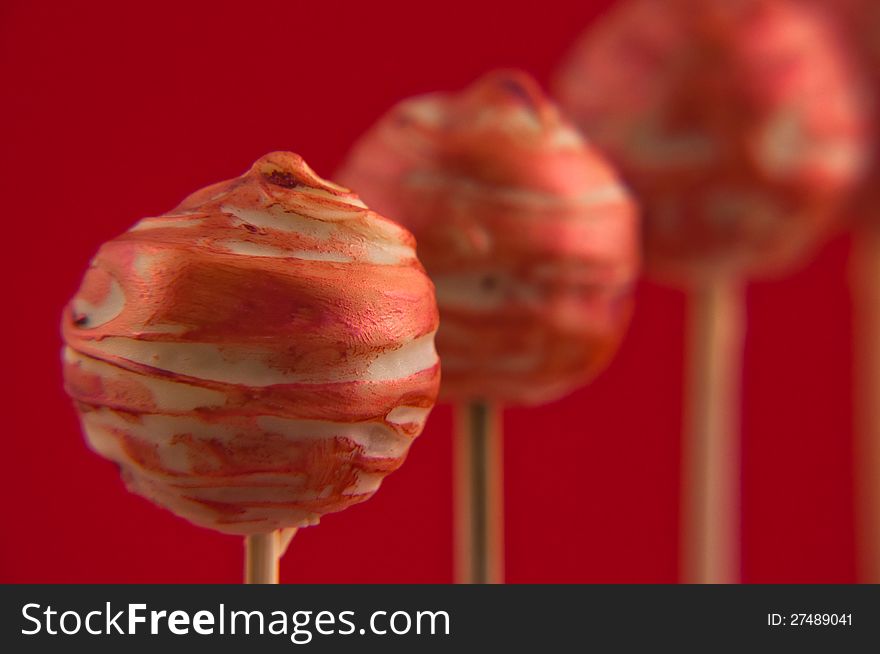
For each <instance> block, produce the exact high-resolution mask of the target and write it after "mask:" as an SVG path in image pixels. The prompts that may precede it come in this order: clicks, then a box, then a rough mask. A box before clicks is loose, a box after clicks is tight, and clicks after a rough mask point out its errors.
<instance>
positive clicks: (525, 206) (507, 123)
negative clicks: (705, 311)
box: [340, 71, 639, 404]
mask: <svg viewBox="0 0 880 654" xmlns="http://www.w3.org/2000/svg"><path fill="white" fill-rule="evenodd" d="M340 179H341V180H342V181H343V183H346V184H348V185H350V186H351V187H352V188H354V189H356V190H357V192H358V193H360V194H362V196H363V197H364V198H365V199H366V201H367V202H369V203H370V204H371V206H375V207H376V208H377V211H380V212H383V214H384V215H387V216H389V217H390V218H392V219H394V220H397V221H399V222H400V223H401V224H403V225H405V226H406V227H407V228H409V229H411V230H412V231H413V233H414V234H415V235H416V238H417V239H418V242H419V257H420V258H421V260H422V262H423V263H424V264H425V267H426V268H427V270H428V272H429V274H430V275H431V278H432V279H433V280H434V283H435V284H436V287H437V302H438V305H439V307H440V311H441V315H442V326H441V328H440V331H439V333H438V350H439V352H440V355H441V356H442V358H443V385H442V389H441V395H442V396H443V397H446V398H448V399H454V400H468V399H488V400H494V401H499V402H503V403H509V404H536V403H540V402H544V401H547V400H551V399H555V398H557V397H559V396H561V395H564V394H566V393H568V392H570V391H572V390H573V389H575V388H577V387H578V386H580V385H582V384H584V383H585V382H587V381H588V380H589V379H590V378H591V377H592V376H594V375H595V373H596V372H597V370H599V369H600V368H601V367H602V366H603V365H604V364H605V363H606V362H607V361H608V359H609V358H610V356H611V354H612V353H613V352H614V350H615V348H616V347H617V345H618V342H619V341H620V338H621V334H622V332H623V330H624V328H625V326H626V324H627V322H628V319H629V315H630V307H631V297H630V291H631V289H632V285H633V281H634V279H635V277H636V274H637V270H638V259H639V257H638V237H637V229H638V220H637V214H636V209H635V206H634V204H633V202H632V201H631V199H630V198H629V196H628V194H627V193H626V191H625V190H624V188H623V186H622V185H621V183H620V181H619V180H618V178H617V176H616V175H615V174H614V172H613V171H612V169H611V168H610V167H609V166H608V164H607V163H606V162H605V159H604V158H603V157H602V156H601V155H600V154H599V153H598V152H597V151H596V150H594V149H593V148H592V147H591V146H590V145H589V144H587V143H586V142H584V140H583V139H582V138H581V137H580V136H579V135H578V133H577V132H576V131H575V129H573V127H572V126H571V125H569V124H568V123H567V122H565V121H564V120H563V119H562V118H561V117H560V115H559V112H558V111H557V109H556V107H555V106H554V105H553V104H552V102H550V101H549V100H548V99H547V98H546V97H545V96H544V95H543V93H542V92H541V90H540V88H539V87H538V85H537V84H536V82H535V81H534V80H532V79H531V78H530V77H528V76H527V75H525V74H524V73H519V72H516V71H500V72H495V73H492V74H489V75H487V76H485V77H484V78H482V79H481V80H479V81H478V82H476V83H475V84H473V85H472V86H471V87H470V88H468V89H466V90H465V91H463V92H461V93H457V94H454V93H435V94H430V95H425V96H421V97H416V98H412V99H409V100H405V101H403V102H401V103H400V104H398V105H397V106H396V107H394V108H393V109H392V110H391V111H389V112H388V113H387V114H386V115H385V116H384V117H383V118H382V119H381V120H380V121H379V122H378V123H377V124H376V125H375V126H374V127H373V128H372V129H371V130H370V131H368V132H367V134H365V135H364V136H363V137H362V138H361V139H360V140H359V142H358V143H357V144H356V146H355V147H354V149H353V151H352V153H351V155H350V157H349V159H348V161H347V163H346V165H345V166H344V167H343V169H342V171H341V172H340Z"/></svg>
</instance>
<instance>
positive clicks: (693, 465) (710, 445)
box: [556, 0, 866, 583]
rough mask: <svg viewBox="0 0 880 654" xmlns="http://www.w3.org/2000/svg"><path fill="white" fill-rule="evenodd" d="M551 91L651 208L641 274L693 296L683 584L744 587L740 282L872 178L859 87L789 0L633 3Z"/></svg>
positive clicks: (807, 241) (580, 50) (591, 34)
mask: <svg viewBox="0 0 880 654" xmlns="http://www.w3.org/2000/svg"><path fill="white" fill-rule="evenodd" d="M556 87H557V92H558V96H559V98H560V101H561V104H562V106H563V107H564V108H565V109H566V110H567V111H568V112H569V114H570V116H571V117H572V119H573V120H574V121H575V122H576V123H577V124H578V126H579V127H580V128H581V129H582V131H583V132H584V133H586V134H587V135H588V136H589V137H590V138H592V139H593V140H594V141H595V142H596V143H597V145H599V146H600V147H602V148H603V149H604V150H605V151H606V152H608V153H609V155H610V156H611V158H612V160H613V161H615V162H616V163H617V164H618V165H619V167H620V169H621V171H622V173H623V175H624V176H625V178H626V179H627V180H628V182H629V183H630V184H631V186H632V187H633V189H634V191H635V192H636V195H637V197H638V198H639V200H640V202H641V203H642V205H643V207H644V231H643V234H644V248H645V259H646V266H647V268H648V271H649V272H650V273H651V274H653V275H654V276H657V277H661V278H665V279H667V280H672V281H676V282H680V283H684V284H686V285H687V286H689V287H691V288H692V291H693V292H692V296H691V302H690V309H691V316H690V321H689V330H688V331H689V333H688V340H689V344H688V349H689V357H688V358H689V361H688V380H687V384H686V389H687V393H688V397H689V402H688V410H687V412H686V417H685V424H686V429H685V431H686V439H685V443H684V446H683V453H682V458H683V477H684V478H683V482H682V489H683V500H684V502H683V507H682V515H683V518H682V524H683V535H682V538H681V542H682V549H683V558H682V564H683V571H684V578H685V579H686V580H687V581H702V582H715V583H719V582H734V581H737V580H738V579H739V578H740V574H741V564H740V560H739V552H738V550H739V540H740V539H739V521H740V518H739V515H740V514H739V501H740V500H739V498H740V489H739V479H740V476H741V471H740V467H739V456H740V449H741V448H740V442H739V438H738V424H737V422H738V418H737V414H738V406H739V395H738V389H739V386H740V383H741V382H740V376H741V374H740V365H741V361H742V340H743V329H744V323H743V315H744V309H743V299H742V291H741V282H742V280H743V278H744V277H746V276H747V275H753V274H757V273H767V272H771V271H776V270H780V269H784V268H785V267H786V266H789V265H791V264H792V262H794V261H795V260H797V258H798V257H803V255H804V254H805V253H806V252H807V251H808V250H809V248H810V247H812V246H813V245H814V244H815V243H816V242H818V241H819V240H820V238H821V237H822V236H823V235H825V233H826V232H827V231H828V230H829V228H830V227H831V226H832V225H833V223H834V219H835V218H836V217H837V214H836V211H835V210H836V209H837V208H838V206H839V204H840V203H841V201H842V199H843V198H844V196H845V193H846V192H847V191H849V190H850V189H851V187H852V186H853V185H854V184H855V183H856V182H857V180H858V178H859V176H860V175H861V173H862V171H863V168H864V162H865V155H866V152H865V144H864V140H865V133H866V125H865V121H864V107H863V97H862V95H861V93H860V84H859V82H858V76H857V74H856V73H855V70H854V69H853V68H852V67H851V62H850V61H849V58H848V56H847V53H846V52H845V50H844V49H843V48H842V47H841V45H840V44H839V43H838V42H837V41H836V39H835V38H834V36H833V33H832V31H831V30H829V29H827V27H826V26H825V25H824V24H823V23H822V21H821V20H819V19H818V18H817V16H816V15H815V14H814V13H813V12H811V11H809V10H807V9H805V8H804V7H802V6H799V5H798V4H795V3H794V2H788V1H786V0H669V1H668V2H657V1H656V0H630V1H628V2H624V3H621V4H620V5H619V6H618V7H615V8H614V9H613V10H612V11H611V12H610V13H609V14H608V15H607V16H606V17H605V18H604V20H602V21H600V23H599V24H598V25H596V26H595V27H594V28H593V29H591V30H590V31H588V32H587V33H586V34H585V35H584V36H583V38H581V39H580V40H579V42H578V43H577V44H576V46H575V47H574V48H573V50H572V52H571V54H570V55H569V57H568V59H567V61H566V62H565V63H564V64H563V66H562V68H561V70H560V73H559V75H558V78H557V84H556Z"/></svg>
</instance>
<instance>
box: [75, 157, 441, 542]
mask: <svg viewBox="0 0 880 654" xmlns="http://www.w3.org/2000/svg"><path fill="white" fill-rule="evenodd" d="M437 322H438V316H437V308H436V304H435V301H434V293H433V287H432V284H431V282H430V280H429V279H428V277H427V276H426V275H425V273H424V271H423V269H422V267H421V265H420V264H419V262H418V260H417V259H416V254H415V241H414V239H413V237H412V236H411V235H410V234H409V232H407V231H406V230H405V229H402V228H401V227H399V226H397V225H396V224H394V223H392V222H391V221H389V220H386V219H385V218H382V217H381V216H379V215H377V214H376V213H374V212H372V211H370V210H369V209H368V208H367V207H366V206H365V205H364V204H363V203H362V202H361V201H360V200H359V199H358V197H357V196H356V195H354V194H353V193H351V192H349V191H348V190H346V189H344V188H342V187H340V186H337V185H336V184H333V183H331V182H328V181H326V180H324V179H321V178H320V177H318V175H316V174H315V173H314V172H313V171H312V170H311V169H310V168H309V167H308V166H307V165H306V163H305V162H304V161H303V160H302V158H301V157H299V156H298V155H295V154H291V153H285V152H275V153H272V154H269V155H266V156H264V157H262V158H261V159H259V160H258V161H257V162H256V163H255V164H254V165H253V167H252V168H251V169H250V170H249V171H248V172H247V173H246V174H245V175H243V176H241V177H239V178H237V179H233V180H229V181H225V182H221V183H219V184H214V185H212V186H209V187H207V188H205V189H203V190H201V191H198V192H196V193H194V194H193V195H191V196H190V197H188V198H187V199H186V200H184V202H183V203H182V204H181V205H180V206H178V207H177V208H176V209H174V210H173V211H171V212H170V213H168V214H165V215H162V216H158V217H155V218H145V219H143V220H141V221H140V222H139V223H137V224H136V225H135V226H134V227H132V228H131V229H130V230H129V231H128V232H126V233H124V234H122V235H121V236H119V237H117V238H114V239H113V240H111V241H109V242H108V243H105V244H104V245H103V246H102V247H101V249H100V250H99V252H98V254H97V256H96V257H95V258H94V259H93V260H92V262H91V265H90V267H89V269H88V271H87V273H86V275H85V278H84V280H83V282H82V285H81V287H80V289H79V291H78V292H77V294H76V296H75V297H74V298H73V300H72V301H71V302H70V304H69V305H68V307H67V308H66V309H65V312H64V318H63V336H64V340H65V342H66V347H65V348H64V355H63V358H64V377H65V382H66V388H67V391H68V393H69V394H70V395H71V397H72V398H73V399H74V400H75V402H76V406H77V408H78V410H79V413H80V417H81V419H82V424H83V428H84V431H85V434H86V437H87V439H88V442H89V444H90V445H91V447H92V448H93V449H94V450H95V451H96V452H98V453H99V454H101V455H102V456H104V457H106V458H108V459H110V460H112V461H114V462H116V463H117V464H118V465H119V467H120V469H121V471H122V475H123V477H124V479H125V481H126V484H127V486H128V487H129V489H130V490H132V491H133V492H135V493H138V494H140V495H143V496H144V497H146V498H148V499H150V500H152V501H153V502H155V503H156V504H159V505H160V506H163V507H165V508H167V509H168V510H170V511H172V512H173V513H175V514H177V515H179V516H182V517H184V518H186V519H187V520H189V521H191V522H193V523H195V524H198V525H202V526H205V527H209V528H211V529H215V530H217V531H221V532H225V533H232V534H263V533H267V532H272V531H273V530H276V529H279V528H285V527H297V526H303V525H311V524H315V523H317V521H318V519H319V518H320V517H321V516H322V515H324V514H326V513H330V512H334V511H339V510H341V509H344V508H346V507H347V506H349V505H351V504H354V503H357V502H361V501H364V500H366V499H367V498H369V497H370V496H371V495H372V494H373V493H374V492H375V491H376V490H377V488H378V487H379V484H380V483H381V481H382V479H383V478H384V477H385V476H386V475H387V474H388V473H390V472H391V471H393V470H395V469H396V468H397V467H398V466H400V465H401V463H402V462H403V460H404V458H405V456H406V453H407V450H408V449H409V446H410V443H411V442H412V440H413V439H414V438H415V437H416V436H418V434H419V433H420V432H421V430H422V427H423V425H424V422H425V419H426V417H427V415H428V413H429V411H430V410H431V408H432V406H433V404H434V400H435V397H436V394H437V388H438V385H439V380H440V377H439V374H440V372H439V363H438V359H437V355H436V353H435V350H434V332H435V330H436V329H437Z"/></svg>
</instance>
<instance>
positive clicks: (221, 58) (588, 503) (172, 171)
mask: <svg viewBox="0 0 880 654" xmlns="http://www.w3.org/2000/svg"><path fill="white" fill-rule="evenodd" d="M607 4H609V3H608V2H592V3H588V2H584V1H580V2H557V1H552V0H542V2H540V3H539V5H538V6H532V7H531V8H529V9H526V8H525V7H524V6H523V7H519V6H517V5H516V3H509V2H508V3H497V4H489V3H477V2H473V0H469V1H464V2H462V1H447V2H443V3H436V4H428V3H417V2H405V3H399V4H396V5H390V4H387V3H381V2H378V3H377V2H369V3H367V2H362V3H353V2H352V3H350V4H345V5H343V4H341V3H340V4H339V5H338V6H333V5H332V4H331V3H322V2H284V3H281V2H278V3H261V2H240V3H235V4H233V3H222V2H211V3H204V4H195V3H184V2H176V3H173V4H165V3H156V2H151V3H125V2H114V3H62V2H56V3H25V2H12V3H10V2H8V1H7V2H4V3H3V5H2V7H0V48H2V53H0V84H2V85H3V87H4V89H3V91H4V92H3V96H4V100H3V102H2V104H0V111H3V112H4V113H5V114H6V116H5V118H3V119H2V132H3V134H2V138H0V143H2V146H0V148H2V151H0V157H2V171H0V172H2V177H0V179H2V189H3V190H2V194H0V197H2V206H0V215H2V217H3V235H4V237H5V243H6V247H5V252H4V256H3V265H4V268H5V270H4V275H5V280H6V281H4V286H3V288H4V292H5V294H6V297H7V300H6V305H5V311H6V313H5V318H4V319H3V336H4V341H3V342H4V343H5V346H4V347H5V354H4V359H5V361H4V362H5V363H6V366H5V368H6V376H5V377H4V382H3V383H4V386H5V388H4V390H3V397H4V399H5V402H4V405H3V406H4V408H5V410H6V413H7V416H8V417H7V420H6V428H5V429H3V430H2V442H3V454H4V455H3V457H2V459H0V484H2V485H0V492H2V498H3V501H2V506H3V512H2V525H3V526H2V537H0V581H14V582H25V581H27V582H53V581H54V582H87V581H95V582H116V581H119V582H171V581H180V582H214V581H216V582H237V581H239V580H240V578H241V555H242V546H241V542H240V540H239V539H237V538H234V537H230V536H222V535H218V534H215V533H212V532H209V531H206V530H203V529H199V528H195V527H192V526H190V525H189V524H187V523H185V522H184V521H182V520H180V519H178V518H176V517H174V516H172V515H171V514H169V513H167V512H164V511H160V510H158V509H156V508H154V507H153V506H152V505H150V504H148V503H147V502H146V501H144V500H142V499H140V498H137V497H134V496H132V495H130V494H128V493H126V492H125V491H124V490H123V487H122V483H121V482H120V481H119V479H118V476H117V473H116V470H115V467H114V466H113V465H111V464H109V463H107V462H106V461H103V460H102V459H100V458H99V457H98V456H96V455H94V454H92V453H91V452H89V451H88V450H87V448H86V446H85V444H84V442H83V439H82V437H81V435H80V433H79V427H78V424H77V421H76V417H75V414H74V411H73V409H72V408H71V406H70V404H69V402H68V401H67V399H66V397H65V396H64V393H63V391H62V387H61V380H60V366H59V361H58V358H59V357H58V355H59V350H60V339H59V336H58V322H59V315H60V311H61V308H62V306H63V304H64V303H65V302H66V301H67V300H68V298H69V297H70V296H71V295H72V293H73V292H74V290H75V289H76V286H77V284H78V281H79V279H80V276H81V274H82V272H83V271H84V269H85V266H86V264H87V262H88V260H89V258H90V257H91V255H92V254H93V253H94V251H95V250H96V248H97V247H98V245H99V244H100V243H101V242H102V241H104V240H106V239H108V238H110V237H112V236H113V235H115V234H117V233H119V232H121V231H123V230H125V229H126V228H127V227H128V226H129V225H131V224H132V223H133V222H134V221H135V220H136V219H137V218H139V217H142V216H147V215H156V214H158V213H161V212H163V211H165V210H167V209H169V208H171V207H172V206H174V205H175V204H176V203H177V202H178V201H179V200H180V199H181V198H183V197H184V196H185V195H186V194H187V193H189V192H190V191H192V190H194V189H197V188H199V187H201V186H203V185H206V184H208V183H210V182H214V181H218V180H222V179H227V178H230V177H233V176H236V175H238V174H240V173H241V172H243V171H244V170H245V169H246V168H247V167H248V166H249V165H250V163H251V162H252V161H253V160H254V159H256V158H257V157H258V156H260V155H261V154H263V153H265V152H268V151H270V150H279V149H289V150H294V151H296V152H299V153H300V154H302V155H303V156H304V157H305V158H306V160H307V161H309V162H310V164H311V165H312V166H313V167H314V168H315V169H316V170H317V171H318V172H319V173H322V174H324V175H325V176H331V175H332V172H333V171H334V169H335V167H336V166H337V165H338V164H339V163H340V161H341V159H342V157H343V155H344V153H345V151H346V149H347V147H348V146H349V145H350V144H351V143H352V141H353V140H354V139H355V138H356V137H357V136H358V135H359V134H360V133H361V132H362V131H363V130H364V129H366V128H367V127H368V126H369V125H370V124H371V123H372V121H374V120H375V119H376V118H377V117H378V116H379V115H380V114H381V113H382V112H383V111H384V110H386V109H387V108H388V107H389V106H390V105H391V104H392V103H394V102H395V101H397V100H399V99H401V98H403V97H406V96H409V95H412V94H416V93H421V92H426V91H432V90H436V89H456V88H460V87H462V86H463V85H465V84H467V83H468V82H470V81H471V80H473V79H474V78H476V77H477V76H478V75H480V74H481V73H482V72H484V71H486V70H487V69H491V68H494V67H500V66H519V67H522V68H525V69H526V70H528V71H530V72H532V73H534V74H535V75H536V76H537V77H538V78H539V79H540V80H541V81H543V82H545V83H546V82H547V80H548V77H549V74H550V72H551V71H552V70H553V67H554V66H555V65H556V63H557V62H558V60H559V58H560V56H561V55H562V53H563V52H564V51H565V50H566V48H567V46H568V44H569V43H570V42H571V40H572V39H573V38H574V37H575V36H576V35H577V34H578V33H579V32H580V31H581V30H582V29H583V28H584V27H585V26H587V25H588V24H589V23H590V21H591V20H593V18H594V17H595V16H596V15H597V14H598V13H599V12H600V11H601V10H602V9H603V8H604V7H605V6H606V5H607ZM848 253H849V240H848V238H847V237H845V236H844V237H839V238H838V239H836V240H835V241H834V242H832V243H830V244H829V245H828V246H827V247H825V248H824V250H823V251H822V252H821V253H819V256H818V257H817V258H816V259H815V260H814V261H812V262H810V263H809V264H808V265H807V267H806V268H804V269H803V270H800V271H797V272H796V273H794V274H793V275H791V276H790V277H788V278H786V279H784V280H779V281H774V282H760V283H755V284H754V285H752V286H751V287H750V288H749V291H748V310H749V327H748V330H749V331H748V336H747V346H746V362H745V377H746V380H747V383H746V386H745V391H744V394H743V402H744V416H743V434H744V472H743V475H744V486H745V496H744V500H743V537H744V543H743V573H744V579H745V580H746V581H748V582H801V581H803V582H807V581H810V582H852V581H854V580H855V564H854V559H855V557H854V538H853V510H852V488H851V487H852V482H851V476H852V475H851V468H852V466H851V450H852V444H851V441H852V436H851V431H852V424H851V423H852V421H851V416H850V414H851V410H850V404H851V395H852V393H851V381H850V378H851V368H852V352H851V338H850V332H851V317H850V314H851V299H850V291H849V288H848V277H847V276H848V271H847V259H848ZM10 293H11V297H10V296H9V294H10ZM684 300H685V297H684V295H683V293H681V292H679V291H675V290H669V289H665V288H661V287H658V286H655V285H652V284H650V283H644V284H643V285H642V286H641V287H640V288H639V291H638V309H637V313H636V316H635V319H634V322H633V325H632V328H631V330H630V332H629V335H628V337H627V339H626V341H625V343H624V346H623V348H622V350H621V352H620V354H619V356H618V357H617V359H616V360H615V361H614V363H613V364H612V366H611V367H610V368H609V369H608V370H607V372H605V373H604V374H603V375H601V377H600V378H599V379H598V380H596V382H595V383H594V384H593V385H592V386H590V387H589V388H585V389H583V390H581V391H579V392H577V393H575V394H574V395H572V396H571V397H569V398H568V399H566V400H564V401H561V402H558V403H555V404H553V405H549V406H546V407H542V408H539V409H533V410H520V409H517V410H510V411H508V412H507V413H506V422H507V424H506V453H505V459H506V460H505V465H506V487H507V488H506V492H507V506H508V515H507V539H508V550H507V578H508V580H509V581H511V582H569V581H571V582H672V581H675V580H676V578H677V572H678V563H677V547H678V543H677V538H678V536H677V534H678V526H677V521H678V490H679V489H678V479H679V470H678V464H679V458H680V452H679V445H680V444H679V440H680V437H679V434H680V429H681V390H680V388H681V381H682V365H681V359H682V353H683V344H682V327H683V312H684V306H685V304H684ZM10 363H11V366H10V365H9V364H10ZM450 428H451V411H450V409H449V408H448V407H440V408H438V409H437V410H436V411H435V413H434V414H433V416H432V418H431V420H430V421H429V425H428V427H427V429H426V431H425V433H424V434H423V435H422V436H421V437H420V438H419V440H418V441H417V442H416V444H415V445H414V447H413V449H412V453H411V455H410V458H409V460H408V461H407V463H406V465H405V466H404V467H403V468H402V469H401V470H400V471H399V472H397V473H395V474H394V475H392V476H391V477H390V478H389V479H388V480H387V481H386V483H385V485H384V486H383V488H382V489H381V491H380V492H379V493H378V494H377V495H376V496H375V497H374V498H373V499H372V500H370V501H369V502H367V503H365V504H362V505H360V506H357V507H354V508H351V509H349V510H347V511H345V512H344V513H340V514H336V515H331V516H328V517H326V518H325V519H324V520H323V521H322V524H321V525H320V526H319V527H316V528H312V529H306V530H303V531H301V532H300V534H299V535H298V536H297V538H296V539H295V541H294V544H293V546H292V547H291V550H290V552H289V553H288V555H287V556H286V557H285V559H284V560H283V563H282V580H283V581H286V582H305V581H309V582H449V581H451V578H452V562H451V556H452V553H451V552H452V548H451V529H452V508H451V499H450V484H451V472H450V465H451V439H450Z"/></svg>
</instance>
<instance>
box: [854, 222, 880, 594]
mask: <svg viewBox="0 0 880 654" xmlns="http://www.w3.org/2000/svg"><path fill="white" fill-rule="evenodd" d="M851 274H852V286H853V305H854V311H855V316H854V319H855V320H854V323H855V324H854V329H855V334H854V336H855V338H854V354H855V362H854V368H855V382H856V383H855V386H856V387H855V442H854V444H853V445H854V447H853V454H854V456H855V465H854V470H853V472H854V476H855V481H856V487H855V493H856V535H857V539H856V548H857V559H858V581H860V582H863V583H872V584H876V583H880V228H878V227H877V226H876V225H866V226H865V227H863V228H862V229H861V230H860V231H859V232H858V233H857V234H856V235H855V240H854V242H853V256H852V272H851Z"/></svg>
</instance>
